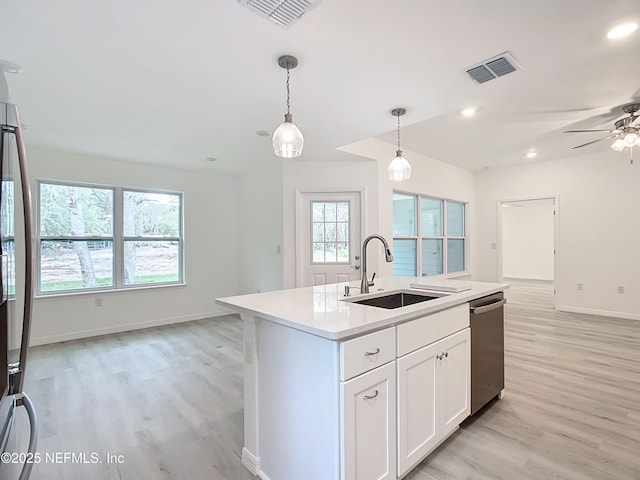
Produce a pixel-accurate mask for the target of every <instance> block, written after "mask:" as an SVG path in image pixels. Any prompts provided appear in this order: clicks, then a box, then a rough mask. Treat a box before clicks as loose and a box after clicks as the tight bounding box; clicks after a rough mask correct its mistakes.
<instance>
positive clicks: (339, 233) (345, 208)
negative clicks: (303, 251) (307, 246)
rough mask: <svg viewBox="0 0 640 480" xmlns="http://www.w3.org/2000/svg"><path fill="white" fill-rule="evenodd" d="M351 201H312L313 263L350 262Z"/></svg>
mask: <svg viewBox="0 0 640 480" xmlns="http://www.w3.org/2000/svg"><path fill="white" fill-rule="evenodd" d="M350 208H351V206H350V202H349V201H337V202H316V201H312V202H311V251H312V257H311V263H312V264H314V265H319V264H341V263H349V261H350V252H349V239H350V234H349V231H350V217H351V215H350Z"/></svg>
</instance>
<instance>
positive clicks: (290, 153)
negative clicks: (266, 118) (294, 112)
mask: <svg viewBox="0 0 640 480" xmlns="http://www.w3.org/2000/svg"><path fill="white" fill-rule="evenodd" d="M303 146H304V137H303V136H302V132H301V131H300V129H299V128H298V127H296V124H295V123H293V122H292V121H291V114H289V113H285V115H284V122H282V123H281V124H280V125H279V126H278V128H276V131H275V132H273V151H274V152H275V154H276V155H277V156H278V157H284V158H293V157H299V156H300V155H301V154H302V147H303Z"/></svg>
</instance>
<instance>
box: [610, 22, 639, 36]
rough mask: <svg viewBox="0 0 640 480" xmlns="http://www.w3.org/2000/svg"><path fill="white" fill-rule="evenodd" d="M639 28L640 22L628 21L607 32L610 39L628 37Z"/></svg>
mask: <svg viewBox="0 0 640 480" xmlns="http://www.w3.org/2000/svg"><path fill="white" fill-rule="evenodd" d="M637 29H638V24H637V23H635V22H627V23H621V24H620V25H616V26H615V27H613V28H612V29H611V30H609V33H607V38H608V39H609V40H616V39H618V38H623V37H626V36H627V35H631V34H632V33H633V32H635V31H636V30H637Z"/></svg>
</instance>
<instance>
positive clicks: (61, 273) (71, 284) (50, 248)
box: [40, 240, 113, 292]
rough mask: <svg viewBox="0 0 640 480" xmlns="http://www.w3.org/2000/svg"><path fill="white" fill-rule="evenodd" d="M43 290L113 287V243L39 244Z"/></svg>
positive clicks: (41, 286) (44, 242)
mask: <svg viewBox="0 0 640 480" xmlns="http://www.w3.org/2000/svg"><path fill="white" fill-rule="evenodd" d="M40 259H41V260H40V291H41V292H53V291H58V290H75V289H82V288H99V287H112V286H113V242H111V241H90V242H88V241H87V242H84V241H83V242H81V241H57V240H56V241H48V240H43V241H42V242H41V244H40Z"/></svg>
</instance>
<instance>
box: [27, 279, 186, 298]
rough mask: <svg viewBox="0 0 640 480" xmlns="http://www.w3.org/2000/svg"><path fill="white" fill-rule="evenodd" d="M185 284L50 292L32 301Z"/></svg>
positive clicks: (184, 284) (36, 296)
mask: <svg viewBox="0 0 640 480" xmlns="http://www.w3.org/2000/svg"><path fill="white" fill-rule="evenodd" d="M186 286H187V283H186V282H185V283H171V284H162V285H140V286H139V287H134V286H131V287H126V288H106V289H104V290H100V289H96V290H85V291H79V292H71V291H67V292H59V293H56V292H52V293H45V294H42V293H41V294H37V295H34V297H33V298H34V299H36V300H41V299H47V298H52V299H53V298H65V297H82V296H86V295H94V296H95V295H113V294H118V293H130V292H140V291H149V290H158V289H165V288H182V287H186Z"/></svg>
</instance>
